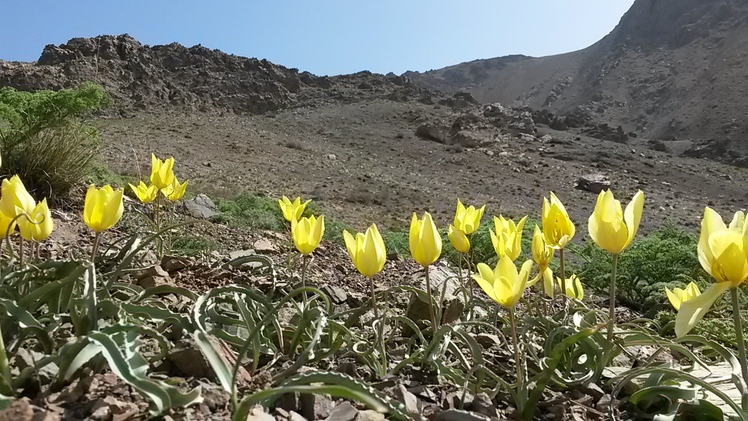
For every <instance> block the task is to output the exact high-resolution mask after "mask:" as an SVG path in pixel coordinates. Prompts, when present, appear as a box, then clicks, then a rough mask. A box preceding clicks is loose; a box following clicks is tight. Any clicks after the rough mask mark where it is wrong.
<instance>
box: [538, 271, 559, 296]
mask: <svg viewBox="0 0 748 421" xmlns="http://www.w3.org/2000/svg"><path fill="white" fill-rule="evenodd" d="M540 275H541V276H542V278H543V291H544V292H545V294H546V295H547V296H548V297H550V298H555V297H556V285H555V284H554V283H553V271H552V270H551V268H545V270H543V273H542V274H540Z"/></svg>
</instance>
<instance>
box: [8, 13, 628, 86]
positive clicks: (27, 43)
mask: <svg viewBox="0 0 748 421" xmlns="http://www.w3.org/2000/svg"><path fill="white" fill-rule="evenodd" d="M633 2H634V0H604V1H600V0H564V1H559V0H526V1H515V2H508V1H501V0H429V1H427V0H400V1H397V0H380V1H378V2H356V1H352V0H320V1H317V2H314V1H302V0H294V1H291V0H288V1H284V0H275V1H273V0H270V1H250V0H245V1H241V0H214V1H205V0H204V1H195V0H183V1H173V0H151V1H143V0H130V1H127V2H111V1H102V0H85V1H78V0H76V1H67V2H62V1H59V0H39V1H23V0H21V1H11V0H6V1H3V2H2V6H3V11H4V15H5V19H3V25H0V60H8V61H26V62H29V61H36V60H37V59H38V58H39V55H40V54H41V52H42V49H43V48H44V46H45V45H47V44H64V43H66V42H67V41H68V40H69V39H70V38H75V37H94V36H97V35H103V34H107V35H118V34H123V33H128V34H130V35H131V36H133V37H134V38H135V39H137V40H138V41H140V42H141V43H142V44H147V45H159V44H169V43H171V42H178V43H180V44H182V45H185V46H187V47H191V46H193V45H196V44H201V45H203V46H205V47H208V48H211V49H219V50H221V51H224V52H226V53H230V54H236V55H238V56H245V57H257V58H265V59H268V60H270V61H271V62H273V63H276V64H280V65H283V66H286V67H296V68H298V69H300V70H302V71H309V72H312V73H314V74H317V75H337V74H347V73H355V72H358V71H362V70H369V71H372V72H376V73H387V72H394V73H397V74H401V73H403V72H405V71H406V70H416V71H427V70H431V69H438V68H442V67H446V66H450V65H454V64H458V63H461V62H465V61H471V60H475V59H486V58H493V57H500V56H505V55H510V54H524V55H528V56H535V57H542V56H548V55H554V54H561V53H566V52H570V51H575V50H579V49H582V48H585V47H588V46H589V45H592V44H594V43H595V42H597V41H598V40H599V39H600V38H602V37H604V36H605V35H607V34H608V33H609V32H610V31H612V30H613V28H614V27H615V26H616V25H617V24H618V22H619V20H620V19H621V17H622V16H623V14H624V13H625V12H626V11H627V10H628V9H629V8H630V7H631V5H632V4H633Z"/></svg>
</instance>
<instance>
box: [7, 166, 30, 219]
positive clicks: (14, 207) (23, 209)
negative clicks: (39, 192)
mask: <svg viewBox="0 0 748 421" xmlns="http://www.w3.org/2000/svg"><path fill="white" fill-rule="evenodd" d="M0 191H1V192H2V197H0V212H2V213H3V214H4V215H5V216H6V217H8V218H11V219H12V218H15V217H16V216H18V215H21V214H24V213H25V214H27V215H28V214H30V213H31V212H32V211H33V210H34V207H35V206H36V202H35V201H34V198H33V197H31V195H30V194H29V192H28V191H26V187H25V186H24V185H23V181H21V178H20V177H18V176H17V175H14V176H13V177H11V178H10V180H9V179H7V178H6V179H4V180H3V184H2V187H0Z"/></svg>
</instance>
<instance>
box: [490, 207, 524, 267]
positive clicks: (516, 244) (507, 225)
mask: <svg viewBox="0 0 748 421" xmlns="http://www.w3.org/2000/svg"><path fill="white" fill-rule="evenodd" d="M526 220H527V217H526V216H525V217H524V218H522V219H520V220H519V223H517V224H516V225H515V223H514V221H512V220H511V219H509V220H507V219H504V217H503V216H501V215H499V217H498V218H497V217H495V216H494V217H493V224H494V227H495V228H496V233H494V232H493V231H491V230H489V231H490V232H491V242H492V243H493V248H494V250H496V254H497V255H498V256H499V257H501V256H503V255H505V254H506V255H508V256H509V258H510V259H512V261H514V260H517V258H519V255H520V254H521V253H522V229H523V228H524V227H525V221H526Z"/></svg>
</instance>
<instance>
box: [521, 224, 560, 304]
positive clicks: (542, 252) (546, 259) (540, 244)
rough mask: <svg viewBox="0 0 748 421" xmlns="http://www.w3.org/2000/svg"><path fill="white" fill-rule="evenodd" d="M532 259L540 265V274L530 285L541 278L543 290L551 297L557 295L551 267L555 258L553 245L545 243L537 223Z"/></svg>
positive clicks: (533, 235)
mask: <svg viewBox="0 0 748 421" xmlns="http://www.w3.org/2000/svg"><path fill="white" fill-rule="evenodd" d="M532 260H534V261H535V263H536V264H537V265H538V275H537V276H536V277H535V278H533V279H532V280H531V281H530V283H529V284H528V286H532V285H534V284H535V283H536V282H538V281H539V280H540V279H542V280H543V291H544V292H545V293H546V295H548V296H549V297H551V298H554V297H555V296H556V291H555V285H554V284H553V271H552V270H551V268H550V267H549V265H550V264H551V260H553V247H551V246H549V245H548V244H546V243H545V237H544V236H543V233H542V232H541V231H540V228H538V226H537V225H535V229H534V230H533V233H532Z"/></svg>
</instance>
